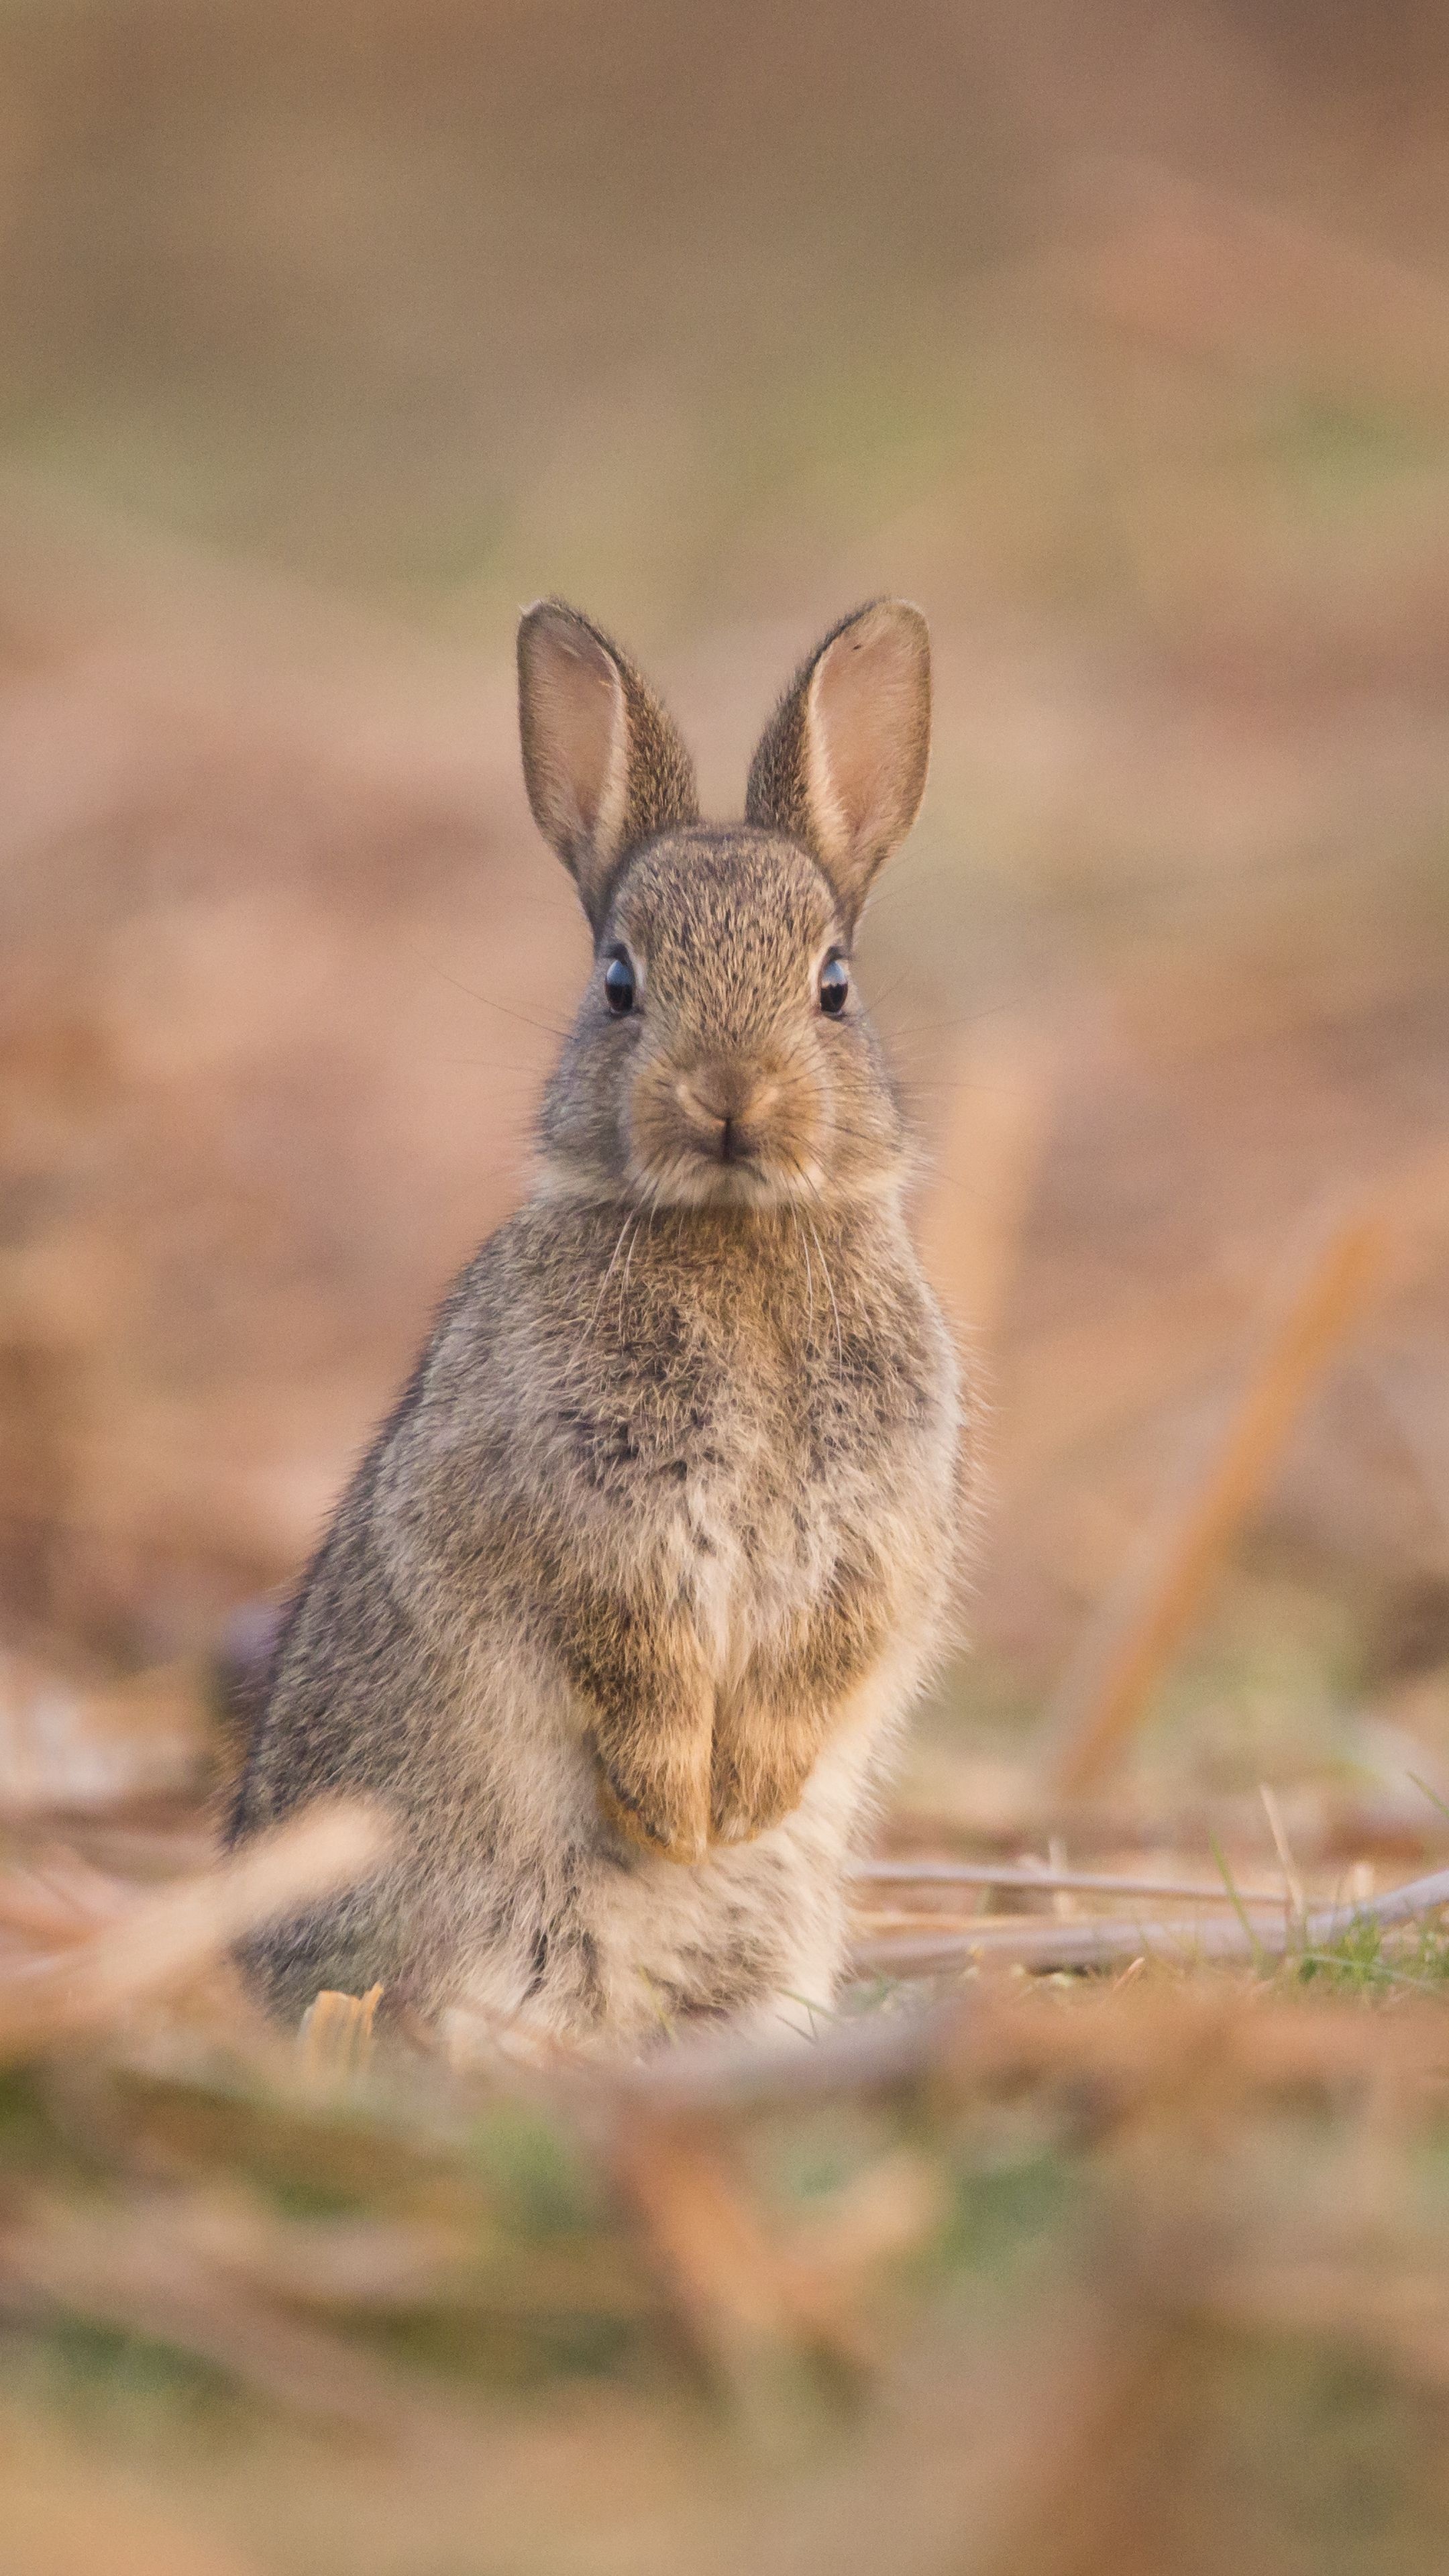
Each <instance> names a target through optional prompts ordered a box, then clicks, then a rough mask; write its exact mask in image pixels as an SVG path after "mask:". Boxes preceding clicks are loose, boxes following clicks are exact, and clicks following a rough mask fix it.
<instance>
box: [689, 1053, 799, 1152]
mask: <svg viewBox="0 0 1449 2576" xmlns="http://www.w3.org/2000/svg"><path fill="white" fill-rule="evenodd" d="M675 1088H676V1091H677V1094H678V1098H679V1104H680V1107H681V1108H682V1109H683V1111H684V1113H685V1115H686V1117H687V1118H688V1119H689V1121H690V1124H691V1126H693V1127H696V1128H700V1129H702V1130H704V1131H705V1134H706V1136H707V1138H708V1143H709V1147H710V1150H711V1152H713V1153H716V1154H718V1155H719V1156H720V1158H721V1160H722V1161H723V1162H727V1163H731V1162H744V1161H746V1160H747V1159H748V1157H749V1156H750V1155H751V1154H753V1153H754V1152H755V1151H756V1149H757V1145H758V1134H757V1129H758V1125H759V1121H760V1120H761V1119H762V1118H763V1117H764V1116H765V1114H766V1112H767V1111H768V1110H769V1109H770V1107H771V1105H772V1104H773V1102H774V1101H775V1100H776V1099H777V1098H778V1097H779V1089H780V1086H779V1084H778V1083H776V1082H766V1081H762V1080H761V1079H760V1077H759V1076H758V1075H757V1074H754V1073H751V1072H750V1071H749V1070H748V1068H747V1067H746V1066H744V1065H738V1064H705V1065H696V1066H695V1067H694V1069H693V1071H692V1072H690V1073H687V1074H681V1075H680V1077H679V1080H678V1082H677V1084H676V1086H675Z"/></svg>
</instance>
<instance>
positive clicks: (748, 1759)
mask: <svg viewBox="0 0 1449 2576" xmlns="http://www.w3.org/2000/svg"><path fill="white" fill-rule="evenodd" d="M760 1755H761V1748H759V1747H758V1746H751V1745H747V1744H742V1743H738V1742H736V1743H731V1742H730V1741H729V1740H727V1739H726V1738H725V1737H723V1736H716V1738H715V1744H714V1756H713V1762H712V1765H711V1771H710V1795H709V1807H710V1832H711V1835H712V1837H713V1839H714V1841H715V1842H717V1843H751V1842H753V1841H754V1840H755V1837H756V1835H757V1834H764V1833H768V1832H769V1830H770V1827H771V1826H772V1825H778V1824H779V1823H780V1822H781V1820H782V1818H784V1817H785V1816H788V1815H789V1813H790V1811H791V1809H792V1808H793V1807H798V1805H799V1803H800V1798H801V1793H802V1791H803V1790H804V1787H805V1783H806V1781H807V1780H808V1778H809V1776H810V1767H811V1761H812V1759H813V1752H807V1751H806V1750H805V1749H804V1748H803V1747H787V1746H785V1745H782V1744H779V1743H775V1744H772V1745H771V1746H770V1748H769V1757H768V1759H761V1758H760Z"/></svg>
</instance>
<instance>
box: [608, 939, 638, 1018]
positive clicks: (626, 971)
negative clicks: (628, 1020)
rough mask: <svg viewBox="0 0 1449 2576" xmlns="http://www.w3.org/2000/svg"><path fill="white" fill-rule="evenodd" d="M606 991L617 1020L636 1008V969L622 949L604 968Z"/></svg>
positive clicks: (617, 951) (617, 950) (619, 949)
mask: <svg viewBox="0 0 1449 2576" xmlns="http://www.w3.org/2000/svg"><path fill="white" fill-rule="evenodd" d="M604 991H605V993H606V994H607V996H608V1001H609V1008H610V1010H611V1011H612V1012H613V1013H614V1016H615V1018H616V1019H620V1020H622V1018H623V1017H624V1014H625V1012H626V1011H632V1010H633V1008H634V968H633V965H632V964H631V962H630V960H629V958H628V956H627V955H626V953H625V951H624V950H623V949H622V948H616V949H615V951H614V954H613V956H612V957H611V958H610V960H609V962H608V965H607V966H606V967H605V968H604Z"/></svg>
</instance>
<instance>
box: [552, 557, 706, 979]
mask: <svg viewBox="0 0 1449 2576" xmlns="http://www.w3.org/2000/svg"><path fill="white" fill-rule="evenodd" d="M518 726H519V732H520V735H521V736H522V741H523V777H524V783H525V785H526V787H527V789H528V801H529V804H530V805H531V806H532V808H533V819H534V821H535V822H536V823H537V825H538V828H539V830H540V831H541V832H542V834H543V837H544V839H545V840H546V841H547V842H548V843H549V845H550V847H551V848H553V849H555V850H556V851H557V852H558V855H559V857H560V858H561V859H562V861H563V863H564V866H565V867H566V868H568V869H569V871H570V872H571V874H572V876H573V878H574V880H575V882H576V884H577V886H578V889H579V894H580V896H581V897H582V900H583V907H584V910H585V912H586V913H587V914H588V916H589V921H590V923H591V925H592V927H593V928H594V929H595V930H596V931H597V929H598V927H599V924H600V922H601V921H602V919H603V917H604V913H605V911H606V909H607V906H608V900H609V889H610V887H611V885H612V884H613V881H614V878H615V876H616V875H617V873H618V868H619V863H620V861H621V859H623V858H624V857H625V856H626V855H627V853H628V852H629V851H630V850H632V849H634V848H635V847H636V846H637V845H638V843H639V842H640V841H647V840H648V839H649V838H650V836H651V834H653V833H655V832H663V831H667V830H668V829H669V828H670V826H671V825H672V824H676V823H697V822H698V820H699V793H698V789H697V788H696V786H695V779H694V764H693V762H692V761H691V759H690V757H689V754H688V752H687V751H686V750H685V748H684V745H683V743H682V742H681V741H680V738H679V735H678V732H677V731H676V729H675V725H674V720H673V718H672V717H671V716H669V715H668V714H666V712H665V710H664V708H663V707H662V706H661V705H660V703H659V701H658V699H657V698H656V697H655V695H654V693H653V691H652V690H651V689H650V688H649V686H648V684H647V683H646V682H645V681H644V680H642V679H641V678H640V676H639V673H638V672H637V671H636V670H635V669H634V666H633V664H632V663H631V662H629V661H628V660H626V658H625V656H624V655H623V654H622V653H621V652H620V651H619V648H618V646H617V645H616V644H611V643H610V641H609V638H608V636H607V635H603V634H601V633H600V631H599V629H598V627H597V626H593V625H591V624H590V623H589V620H588V619H587V618H586V617H582V616H580V614H579V611H578V610H577V609H576V608H570V607H568V606H567V604H566V603H565V602H564V601H563V600H561V599H541V600H540V601H539V602H538V604H537V606H536V607H533V608H529V609H525V611H524V614H523V619H522V622H521V624H520V626H519V629H518Z"/></svg>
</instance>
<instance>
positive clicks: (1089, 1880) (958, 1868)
mask: <svg viewBox="0 0 1449 2576" xmlns="http://www.w3.org/2000/svg"><path fill="white" fill-rule="evenodd" d="M851 1876H852V1878H853V1879H855V1880H856V1882H857V1883H858V1884H862V1885H865V1886H882V1887H884V1886H902V1887H1013V1888H1016V1887H1021V1888H1036V1889H1039V1890H1040V1891H1041V1892H1042V1893H1043V1894H1044V1895H1050V1894H1051V1893H1052V1892H1053V1890H1054V1889H1057V1888H1067V1889H1070V1890H1071V1891H1072V1892H1073V1893H1074V1894H1078V1895H1082V1896H1180V1897H1184V1898H1187V1899H1189V1900H1191V1901H1192V1902H1193V1903H1197V1904H1204V1905H1224V1904H1226V1903H1227V1902H1228V1897H1227V1892H1226V1890H1225V1889H1224V1888H1222V1887H1205V1886H1202V1885H1200V1884H1199V1883H1198V1882H1196V1881H1194V1880H1192V1879H1184V1878H1131V1877H1120V1876H1117V1875H1116V1874H1115V1873H1113V1872H1110V1871H1100V1870H1089V1869H1051V1868H1049V1867H1048V1866H1047V1864H1046V1863H1045V1862H1043V1863H1042V1865H1041V1867H1040V1868H1037V1867H1036V1866H1035V1865H1034V1864H1032V1863H1029V1862H1021V1861H1007V1862H1003V1863H1002V1864H1001V1865H1000V1866H999V1867H998V1866H996V1865H995V1864H993V1863H992V1862H990V1861H955V1860H919V1861H918V1860H880V1861H862V1862H860V1863H859V1864H858V1866H857V1867H856V1868H855V1869H854V1870H852V1872H851ZM1238 1893H1239V1895H1240V1896H1241V1897H1242V1899H1243V1902H1244V1903H1245V1904H1247V1905H1281V1904H1282V1901H1283V1899H1282V1894H1281V1891H1280V1890H1279V1889H1277V1888H1272V1887H1255V1888H1240V1889H1239V1891H1238Z"/></svg>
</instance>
